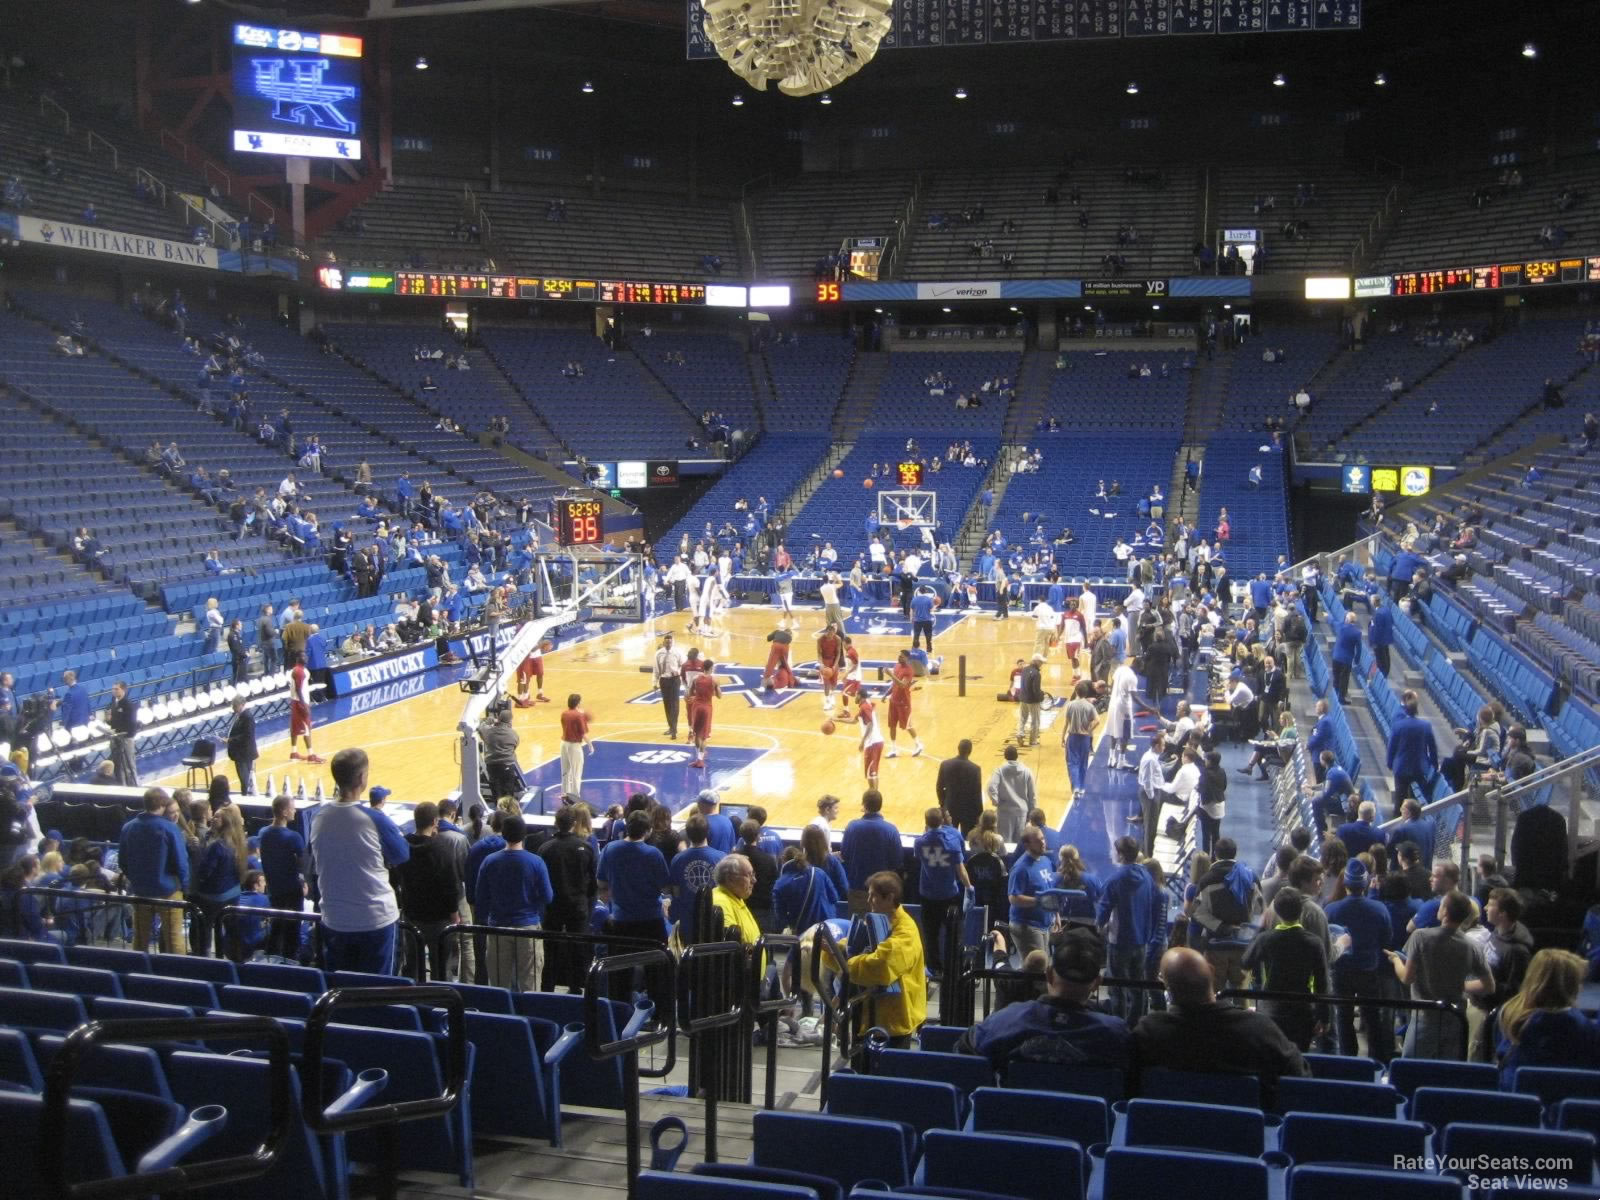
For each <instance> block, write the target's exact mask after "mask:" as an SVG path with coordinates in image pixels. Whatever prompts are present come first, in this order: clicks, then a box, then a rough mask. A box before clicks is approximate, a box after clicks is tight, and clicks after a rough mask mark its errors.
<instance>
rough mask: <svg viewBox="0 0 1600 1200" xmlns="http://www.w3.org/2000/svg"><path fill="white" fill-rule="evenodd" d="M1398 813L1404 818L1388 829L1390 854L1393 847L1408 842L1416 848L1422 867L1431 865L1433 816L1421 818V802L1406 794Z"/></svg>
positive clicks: (1392, 851) (1393, 849)
mask: <svg viewBox="0 0 1600 1200" xmlns="http://www.w3.org/2000/svg"><path fill="white" fill-rule="evenodd" d="M1400 815H1401V817H1403V818H1404V820H1402V821H1401V822H1400V824H1398V825H1396V826H1394V827H1393V828H1392V829H1390V830H1389V834H1388V838H1389V852H1390V854H1391V855H1392V854H1393V853H1394V851H1395V847H1397V846H1399V845H1400V844H1401V843H1402V842H1410V843H1411V844H1412V845H1414V846H1415V847H1416V848H1417V859H1418V861H1419V862H1420V863H1421V864H1422V865H1423V866H1424V867H1431V866H1432V865H1433V833H1434V824H1433V818H1432V817H1429V818H1426V819H1424V818H1423V816H1422V804H1421V803H1420V802H1419V801H1418V800H1417V799H1416V798H1415V797H1414V796H1408V797H1406V799H1405V800H1404V801H1402V802H1401V804H1400Z"/></svg>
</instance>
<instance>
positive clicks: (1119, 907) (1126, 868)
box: [1095, 863, 1156, 946]
mask: <svg viewBox="0 0 1600 1200" xmlns="http://www.w3.org/2000/svg"><path fill="white" fill-rule="evenodd" d="M1155 890H1156V885H1155V883H1154V881H1153V880H1151V878H1150V872H1149V871H1147V870H1145V869H1144V868H1143V867H1142V866H1140V865H1139V864H1138V863H1121V864H1119V865H1118V866H1117V868H1116V869H1115V870H1113V871H1112V872H1111V875H1110V877H1109V878H1107V880H1106V884H1105V888H1104V889H1103V890H1102V891H1101V893H1100V903H1099V905H1098V907H1097V911H1096V913H1095V922H1096V923H1097V924H1098V925H1099V926H1100V927H1101V928H1102V929H1104V930H1105V931H1106V940H1107V941H1109V942H1110V943H1111V944H1112V945H1115V946H1148V945H1149V944H1150V940H1151V938H1152V936H1153V922H1152V921H1151V914H1152V910H1153V909H1154V907H1155V905H1154V903H1153V901H1154V899H1155ZM1111 922H1115V925H1114V926H1113V925H1111Z"/></svg>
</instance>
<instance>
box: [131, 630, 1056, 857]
mask: <svg viewBox="0 0 1600 1200" xmlns="http://www.w3.org/2000/svg"><path fill="white" fill-rule="evenodd" d="M796 615H797V617H798V618H799V621H798V628H797V629H796V630H795V631H794V643H793V646H792V648H791V662H792V663H793V664H794V666H795V667H796V669H797V672H798V674H799V675H800V680H799V681H798V685H797V686H796V687H794V688H789V689H784V690H781V691H776V692H769V691H766V690H765V689H763V688H762V686H761V674H762V669H763V667H764V665H765V663H766V660H767V651H768V649H769V646H768V643H767V641H766V635H767V634H768V633H769V632H771V631H772V630H773V629H774V628H775V624H776V620H777V610H776V609H773V608H768V607H765V606H752V605H743V606H740V607H736V608H733V609H730V610H729V611H728V612H727V613H725V614H724V615H723V617H722V618H721V620H720V621H719V624H718V627H717V632H716V634H714V635H713V636H711V637H699V636H694V635H691V634H689V633H688V632H686V629H687V626H688V614H687V613H680V614H666V615H658V616H656V617H655V618H654V619H652V620H647V621H645V622H643V623H637V624H632V623H630V624H623V625H621V626H620V627H616V626H598V625H597V626H593V627H591V629H592V632H590V631H586V633H585V634H584V636H582V637H581V638H580V639H579V640H576V641H572V642H568V643H565V644H563V645H561V646H560V647H559V648H557V649H555V650H554V651H552V652H550V653H549V654H547V655H546V656H545V683H544V691H545V694H546V695H548V696H549V697H550V698H551V703H549V704H538V705H535V706H534V707H532V708H519V709H516V710H515V716H514V723H515V727H516V729H517V730H518V732H519V733H520V734H521V735H522V741H521V745H520V748H519V759H520V763H521V766H522V768H523V771H524V773H525V775H526V776H527V780H528V785H529V787H530V788H531V789H533V793H532V795H530V796H529V798H528V808H529V810H530V811H533V812H537V811H540V809H541V808H542V807H544V804H543V801H544V800H546V799H550V800H554V799H556V798H558V797H559V783H560V767H559V762H558V753H559V740H560V726H559V723H558V714H559V712H560V709H561V708H562V707H563V706H564V705H565V701H566V697H567V695H568V694H569V693H570V692H577V693H579V694H580V695H582V697H583V701H582V704H583V707H584V708H585V709H586V710H588V711H589V713H590V714H591V715H592V717H593V726H592V734H593V737H594V740H595V749H594V753H593V754H592V755H590V756H589V757H588V758H587V760H586V763H585V771H584V788H583V795H584V798H585V800H587V801H589V802H590V803H591V804H593V805H594V806H595V808H596V809H597V810H599V811H603V810H604V809H605V808H606V807H607V806H608V805H610V804H613V803H621V802H623V801H624V800H625V799H626V798H627V796H628V795H630V794H631V793H633V792H635V791H644V792H648V793H651V794H653V795H656V796H658V797H659V798H660V799H661V801H662V802H663V803H666V804H668V805H670V806H671V807H673V808H681V807H682V806H683V805H685V804H687V803H689V802H690V801H691V800H693V798H694V796H695V794H696V793H697V792H698V791H699V790H700V789H701V788H704V787H714V788H716V789H717V790H718V791H719V792H720V793H721V795H722V797H723V799H724V801H725V802H727V803H730V804H759V805H761V806H763V807H764V808H766V810H767V812H768V815H769V819H770V822H771V823H772V824H774V825H803V824H804V823H805V822H806V821H808V820H809V819H810V818H811V817H812V816H814V815H815V813H816V807H815V805H816V799H817V797H818V796H820V795H822V794H823V793H827V792H831V793H833V794H835V795H838V796H839V797H841V798H842V799H843V801H844V804H843V805H842V807H841V813H840V818H841V824H842V822H843V821H845V820H848V819H850V818H852V817H854V816H856V815H857V813H858V808H857V803H856V802H857V800H858V798H859V796H860V794H861V791H862V789H863V788H864V787H865V786H866V782H865V779H864V777H863V775H862V766H861V755H860V753H859V751H858V749H857V747H858V744H859V741H860V726H859V725H856V724H850V725H845V724H843V723H842V722H841V724H840V726H839V728H838V730H837V732H836V733H834V734H833V735H832V736H828V735H825V734H823V733H822V731H821V726H822V722H823V719H824V715H825V714H824V713H823V711H822V691H821V686H820V684H819V683H818V682H817V681H816V677H815V672H814V670H812V671H808V670H807V666H808V664H810V665H812V666H814V659H815V650H814V647H815V637H816V634H817V633H818V632H819V631H820V629H821V625H822V613H821V610H820V609H819V608H815V607H811V608H800V609H797V611H796ZM936 618H937V619H936V625H935V637H934V657H935V659H936V660H937V659H941V658H942V660H943V661H942V666H941V668H940V670H939V672H938V673H937V674H933V675H929V676H928V677H926V678H924V679H922V680H920V681H919V682H918V685H917V689H916V691H915V692H914V693H913V708H912V723H913V725H914V726H915V728H916V730H917V733H918V734H919V735H920V737H921V739H922V741H923V743H924V745H925V746H926V752H925V753H924V754H923V755H922V756H921V757H911V750H912V742H911V739H909V738H908V737H907V736H906V735H905V734H904V733H903V732H902V733H901V735H900V739H899V751H900V753H899V755H898V756H897V757H895V758H892V759H891V758H889V757H887V750H886V751H885V758H884V760H883V764H882V771H881V775H880V781H879V786H880V790H881V791H882V792H883V795H884V813H885V815H886V816H888V818H889V819H890V820H891V821H893V822H894V823H895V824H896V825H898V826H899V827H900V828H901V829H902V830H903V831H906V832H916V831H920V830H921V828H922V824H923V822H922V814H923V811H924V810H925V809H926V808H927V807H928V806H929V805H930V804H931V803H933V801H934V799H935V794H934V782H935V779H936V778H937V775H938V770H939V761H940V759H942V758H945V757H948V756H950V755H953V754H954V753H955V751H956V744H957V742H959V741H960V740H961V739H962V738H964V737H966V738H971V739H972V743H973V758H974V760H975V761H976V762H977V763H978V764H979V766H980V767H981V768H982V769H983V772H984V776H985V779H987V777H988V774H989V773H990V771H992V770H993V769H994V767H995V766H997V765H998V764H999V763H1000V762H1001V761H1002V758H1001V756H1002V752H1003V750H1004V747H1005V745H1006V742H1007V739H1008V737H1010V736H1011V735H1012V734H1014V733H1015V730H1016V721H1017V706H1016V705H1015V704H1011V703H1004V702H1001V701H999V700H997V699H996V696H997V694H998V693H1000V692H1003V691H1006V690H1008V689H1009V686H1010V678H1011V671H1012V669H1013V667H1014V666H1015V664H1016V663H1017V661H1018V660H1019V659H1025V658H1026V657H1027V656H1028V655H1029V654H1030V653H1031V652H1032V648H1033V633H1034V627H1033V622H1032V621H1031V620H1029V619H1028V618H1027V617H1026V616H1021V617H1017V618H1013V619H1011V620H1008V621H996V620H995V619H994V616H993V614H992V613H984V614H979V613H969V614H964V613H959V612H942V611H941V612H939V613H937V614H936ZM668 630H671V631H672V632H673V633H674V634H675V635H676V641H677V644H678V646H679V647H680V648H681V649H683V650H688V649H689V648H690V647H698V648H699V649H700V652H701V655H702V656H703V657H708V658H710V659H712V660H713V661H714V662H715V663H716V675H717V681H718V684H719V686H720V687H721V689H722V697H721V699H720V700H718V701H717V702H716V710H715V725H714V729H713V733H712V738H711V743H710V749H709V753H708V756H707V766H706V768H705V769H704V770H702V769H699V768H694V767H690V766H689V763H690V761H691V760H692V759H693V757H694V754H693V749H692V747H691V746H689V745H687V744H686V743H685V742H684V741H682V740H681V739H682V738H683V737H685V736H686V735H687V733H688V721H687V717H686V715H685V716H684V717H682V718H680V720H679V726H678V733H679V738H680V740H679V741H677V742H673V741H671V740H669V739H668V738H667V737H666V735H665V731H666V720H665V716H664V714H663V710H662V707H661V703H660V699H659V696H658V695H657V693H656V692H655V691H654V688H653V684H652V682H651V679H650V675H649V673H648V671H645V670H642V668H643V667H645V666H646V665H647V664H649V663H650V662H651V661H652V660H653V658H654V655H655V651H656V648H657V646H658V644H659V636H660V634H662V633H665V632H666V631H668ZM847 632H848V633H849V635H850V637H851V639H852V641H853V643H854V645H855V646H856V648H857V650H858V651H859V653H860V655H861V661H862V678H863V684H864V687H865V689H866V691H867V692H868V693H869V694H872V695H874V696H877V695H879V694H881V693H882V692H883V691H884V690H886V688H885V686H884V685H882V684H880V682H879V679H878V674H879V668H880V667H882V668H885V669H886V668H887V667H889V666H890V665H892V664H893V662H894V660H895V656H896V655H897V654H898V653H899V652H900V651H901V650H903V649H907V648H909V646H910V644H911V623H910V621H908V620H906V619H904V618H902V617H901V615H900V612H899V610H898V609H893V610H890V609H876V610H863V611H862V613H861V614H860V615H859V616H857V617H852V618H850V619H849V620H848V622H847ZM962 656H965V658H966V672H967V686H966V695H965V696H962V695H960V694H959V693H960V685H959V683H958V672H959V667H958V662H959V659H960V658H961V657H962ZM469 670H470V668H466V667H439V668H436V669H434V670H433V671H431V672H429V676H430V678H428V679H427V681H426V684H423V683H422V682H421V681H420V680H413V681H410V682H409V683H408V684H406V685H405V686H404V688H403V689H402V691H403V694H401V695H399V696H398V697H397V698H394V699H392V700H388V699H386V698H385V697H384V695H383V693H386V692H390V691H391V689H390V688H379V689H373V691H374V692H376V693H378V694H377V695H371V694H369V693H367V692H358V693H356V694H355V695H353V696H349V697H343V698H341V699H340V700H338V701H336V702H332V703H326V704H321V705H318V706H317V708H316V710H315V719H316V727H315V729H314V733H313V736H314V741H315V747H316V752H317V753H318V754H319V755H321V756H322V757H323V758H330V757H332V755H333V754H334V752H335V751H337V750H341V749H343V748H345V747H347V746H359V747H361V748H363V749H365V750H366V751H367V753H368V755H370V756H371V759H372V769H371V772H370V776H369V779H370V782H371V783H372V784H374V785H382V786H384V787H387V788H390V789H391V790H392V792H393V797H392V799H391V801H390V803H391V804H402V805H409V804H412V803H416V802H419V801H422V800H437V799H439V798H440V797H442V796H445V795H447V794H449V793H450V792H451V791H453V790H455V789H456V788H458V787H459V786H460V781H461V768H460V760H459V755H460V750H459V740H458V735H457V732H456V724H457V722H458V721H459V720H460V718H461V714H462V708H463V696H462V694H461V692H460V690H458V688H457V687H455V686H452V685H453V684H455V683H456V682H457V681H458V680H459V679H460V678H461V677H463V676H464V675H465V674H466V673H467V672H468V671H469ZM1044 677H1045V689H1046V691H1047V692H1048V693H1049V694H1050V695H1051V697H1052V698H1061V697H1063V696H1064V695H1065V693H1066V692H1067V691H1068V685H1069V683H1070V681H1071V678H1072V672H1071V669H1070V667H1068V665H1067V664H1066V662H1065V659H1064V657H1063V656H1062V654H1061V652H1060V651H1059V650H1057V651H1055V652H1053V653H1052V655H1051V657H1050V660H1049V661H1048V662H1047V663H1046V665H1045V669H1044ZM413 691H415V694H413ZM391 694H392V693H391ZM1060 715H1061V710H1060V708H1057V707H1051V708H1049V709H1047V711H1046V712H1045V714H1044V719H1043V723H1042V724H1043V727H1042V730H1041V734H1040V746H1039V748H1038V749H1034V750H1025V751H1024V752H1023V755H1022V759H1023V761H1024V762H1025V763H1026V764H1027V765H1028V766H1029V767H1030V768H1031V769H1032V770H1033V772H1034V774H1035V776H1036V778H1037V780H1038V790H1039V799H1040V804H1041V806H1042V807H1043V808H1044V810H1045V812H1046V813H1047V814H1048V816H1049V818H1050V821H1051V824H1052V825H1054V826H1059V825H1060V823H1061V821H1062V819H1063V817H1064V816H1065V814H1066V811H1067V808H1068V806H1069V802H1070V800H1071V785H1070V783H1069V782H1068V779H1067V772H1066V763H1065V756H1064V754H1063V752H1062V748H1061V728H1060V725H1059V721H1060ZM879 721H880V726H881V727H882V728H883V730H884V733H885V736H887V733H888V730H887V724H886V719H885V709H884V707H883V706H881V705H880V706H879ZM285 733H286V730H285V729H282V728H279V726H278V724H277V723H265V724H264V725H263V727H262V729H261V730H260V736H259V741H260V747H261V759H260V760H259V761H258V762H257V764H256V776H257V780H258V784H259V785H260V786H261V787H262V788H265V785H266V779H267V776H268V775H271V776H272V777H273V778H274V780H275V781H276V783H277V786H278V788H279V789H280V790H281V789H282V788H283V787H284V781H285V779H286V778H287V780H288V787H289V790H290V791H295V790H297V788H298V785H299V784H300V783H302V782H303V783H304V785H305V788H306V791H307V792H308V793H314V792H315V788H316V784H317V782H318V781H319V780H320V781H321V782H322V785H323V788H324V790H325V791H326V790H331V781H330V779H329V776H328V774H327V771H328V768H327V767H326V766H316V765H307V764H304V763H300V762H291V761H290V759H289V745H288V739H287V737H286V736H285ZM222 765H225V764H224V763H221V762H219V766H222ZM162 782H163V783H164V784H165V785H167V786H180V785H181V784H182V782H183V778H182V774H181V773H179V774H177V775H174V776H169V777H167V778H165V779H163V780H162Z"/></svg>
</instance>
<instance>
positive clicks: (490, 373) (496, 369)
mask: <svg viewBox="0 0 1600 1200" xmlns="http://www.w3.org/2000/svg"><path fill="white" fill-rule="evenodd" d="M467 362H468V363H469V364H470V365H471V367H472V370H473V371H474V372H475V373H477V374H476V377H477V378H478V379H481V380H483V381H484V382H485V383H487V384H488V385H489V387H490V388H491V390H493V391H494V393H495V394H496V395H497V396H499V397H501V399H502V400H503V401H504V402H505V406H506V407H507V408H508V409H515V410H517V411H518V412H525V413H527V414H529V415H530V416H531V417H533V419H534V422H535V423H536V424H537V426H538V429H539V431H540V437H539V443H538V445H536V446H527V447H524V449H526V450H528V451H529V452H530V453H533V454H535V455H539V454H542V455H544V456H545V457H546V458H547V459H549V461H551V462H557V463H558V462H560V461H561V459H562V458H573V457H575V455H574V454H573V452H572V448H571V447H570V446H568V445H567V444H566V443H565V442H563V441H562V440H561V438H560V437H559V436H558V435H557V434H556V431H555V430H554V429H551V428H550V425H549V423H548V422H547V421H546V420H545V419H544V415H543V414H542V413H540V411H539V410H538V409H537V408H535V407H534V406H533V404H532V403H530V402H529V400H528V398H527V397H526V396H524V395H523V394H522V391H521V389H520V388H518V387H517V385H516V384H515V383H513V382H512V380H511V377H510V376H509V375H507V374H506V373H505V372H504V371H502V370H501V369H500V364H499V363H498V362H496V361H495V360H494V357H493V355H491V354H490V353H489V352H488V351H487V350H468V351H467Z"/></svg>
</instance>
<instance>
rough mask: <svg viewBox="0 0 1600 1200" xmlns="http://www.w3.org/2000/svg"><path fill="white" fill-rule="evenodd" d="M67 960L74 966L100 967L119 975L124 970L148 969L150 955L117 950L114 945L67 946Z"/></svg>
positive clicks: (134, 951)
mask: <svg viewBox="0 0 1600 1200" xmlns="http://www.w3.org/2000/svg"><path fill="white" fill-rule="evenodd" d="M67 962H69V963H71V964H72V965H73V966H75V967H102V968H104V969H105V970H107V971H115V972H116V973H117V974H119V975H121V974H122V973H123V972H125V971H140V972H143V973H149V971H150V956H149V955H148V954H146V953H145V952H144V951H142V950H119V949H117V948H116V947H115V946H68V947H67Z"/></svg>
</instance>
